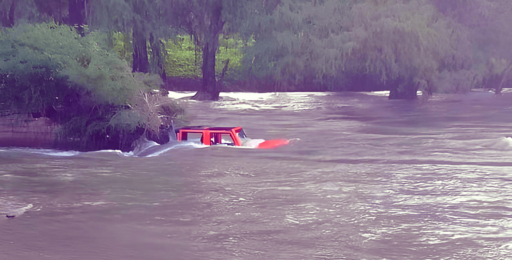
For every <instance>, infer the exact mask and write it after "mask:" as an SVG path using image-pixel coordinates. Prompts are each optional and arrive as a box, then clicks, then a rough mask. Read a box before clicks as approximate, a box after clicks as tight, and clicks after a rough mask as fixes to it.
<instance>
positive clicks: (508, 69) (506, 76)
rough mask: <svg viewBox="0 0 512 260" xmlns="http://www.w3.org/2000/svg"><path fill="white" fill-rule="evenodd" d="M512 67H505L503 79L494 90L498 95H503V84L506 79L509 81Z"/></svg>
mask: <svg viewBox="0 0 512 260" xmlns="http://www.w3.org/2000/svg"><path fill="white" fill-rule="evenodd" d="M511 69H512V66H509V67H508V68H507V69H505V70H504V71H503V73H502V75H501V79H500V82H499V83H498V85H497V86H496V90H495V91H494V93H495V94H496V95H501V91H502V90H503V85H504V84H505V81H507V78H508V73H509V72H510V70H511Z"/></svg>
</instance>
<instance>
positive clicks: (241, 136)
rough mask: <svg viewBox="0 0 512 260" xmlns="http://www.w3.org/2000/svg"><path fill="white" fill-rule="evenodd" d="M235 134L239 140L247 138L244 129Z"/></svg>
mask: <svg viewBox="0 0 512 260" xmlns="http://www.w3.org/2000/svg"><path fill="white" fill-rule="evenodd" d="M237 134H238V137H240V139H247V138H249V137H247V135H246V134H245V132H244V129H240V132H237Z"/></svg>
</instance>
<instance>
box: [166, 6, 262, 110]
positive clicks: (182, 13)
mask: <svg viewBox="0 0 512 260" xmlns="http://www.w3.org/2000/svg"><path fill="white" fill-rule="evenodd" d="M168 2H169V3H170V5H169V6H171V7H172V9H171V10H169V11H170V12H171V13H172V15H170V17H172V19H173V20H172V22H171V23H172V24H173V25H174V26H176V27H177V28H179V29H182V30H184V31H185V32H186V33H187V34H189V35H191V36H192V37H193V39H194V41H195V43H196V45H198V46H200V48H201V52H202V63H203V64H202V67H201V70H202V74H203V75H202V76H203V77H202V80H203V83H202V89H201V90H200V91H198V92H197V93H196V95H194V97H193V99H196V100H217V99H218V98H219V93H220V91H221V89H220V85H219V84H217V78H216V73H215V67H216V54H217V51H218V49H219V36H220V35H221V34H225V35H230V34H234V33H237V32H240V31H243V30H244V29H245V28H248V27H249V26H248V25H247V22H249V21H250V16H251V15H252V14H253V13H254V12H255V11H256V10H258V6H260V5H261V3H260V2H259V1H250V0H169V1H168Z"/></svg>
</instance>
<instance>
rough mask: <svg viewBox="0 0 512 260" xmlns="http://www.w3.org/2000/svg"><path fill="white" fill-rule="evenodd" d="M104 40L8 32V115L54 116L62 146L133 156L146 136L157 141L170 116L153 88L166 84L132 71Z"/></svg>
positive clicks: (53, 30)
mask: <svg viewBox="0 0 512 260" xmlns="http://www.w3.org/2000/svg"><path fill="white" fill-rule="evenodd" d="M104 38H105V37H104V35H102V34H100V33H89V34H88V35H87V36H85V37H80V36H79V35H78V33H77V32H76V31H75V30H74V29H73V28H70V27H68V26H62V25H57V24H54V23H43V24H36V25H22V26H18V27H16V28H13V29H8V30H5V31H3V32H1V33H0V57H1V59H0V109H3V110H13V111H16V112H18V113H38V114H41V115H43V116H47V117H49V118H50V119H52V120H53V121H54V122H57V123H59V124H61V128H60V130H59V131H58V133H57V136H58V140H59V141H64V142H67V141H70V140H73V141H76V142H77V143H78V144H79V146H80V147H79V148H81V149H86V150H89V149H102V148H107V147H109V148H112V147H119V148H121V149H123V150H128V149H129V148H130V145H131V142H132V141H134V140H135V139H137V138H138V137H139V136H140V135H141V134H154V135H157V134H158V131H159V129H160V125H161V124H162V121H161V117H160V116H161V115H162V113H163V110H162V109H161V108H160V107H159V105H160V104H159V103H158V102H153V101H152V100H157V99H158V98H155V96H157V95H156V94H153V91H152V90H154V89H158V88H160V86H161V85H162V80H161V79H160V77H159V76H155V75H147V74H140V73H135V74H134V73H132V72H131V68H130V67H129V65H128V64H127V63H126V61H125V60H123V59H121V58H120V57H119V56H118V55H116V54H115V53H110V52H109V51H108V50H107V49H106V47H107V44H106V42H105V41H103V40H104ZM179 113H184V111H183V110H179ZM173 116H174V117H177V116H178V115H173Z"/></svg>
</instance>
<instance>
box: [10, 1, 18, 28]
mask: <svg viewBox="0 0 512 260" xmlns="http://www.w3.org/2000/svg"><path fill="white" fill-rule="evenodd" d="M16 6H18V0H12V2H11V7H10V8H9V27H14V22H15V21H14V12H15V11H16Z"/></svg>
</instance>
